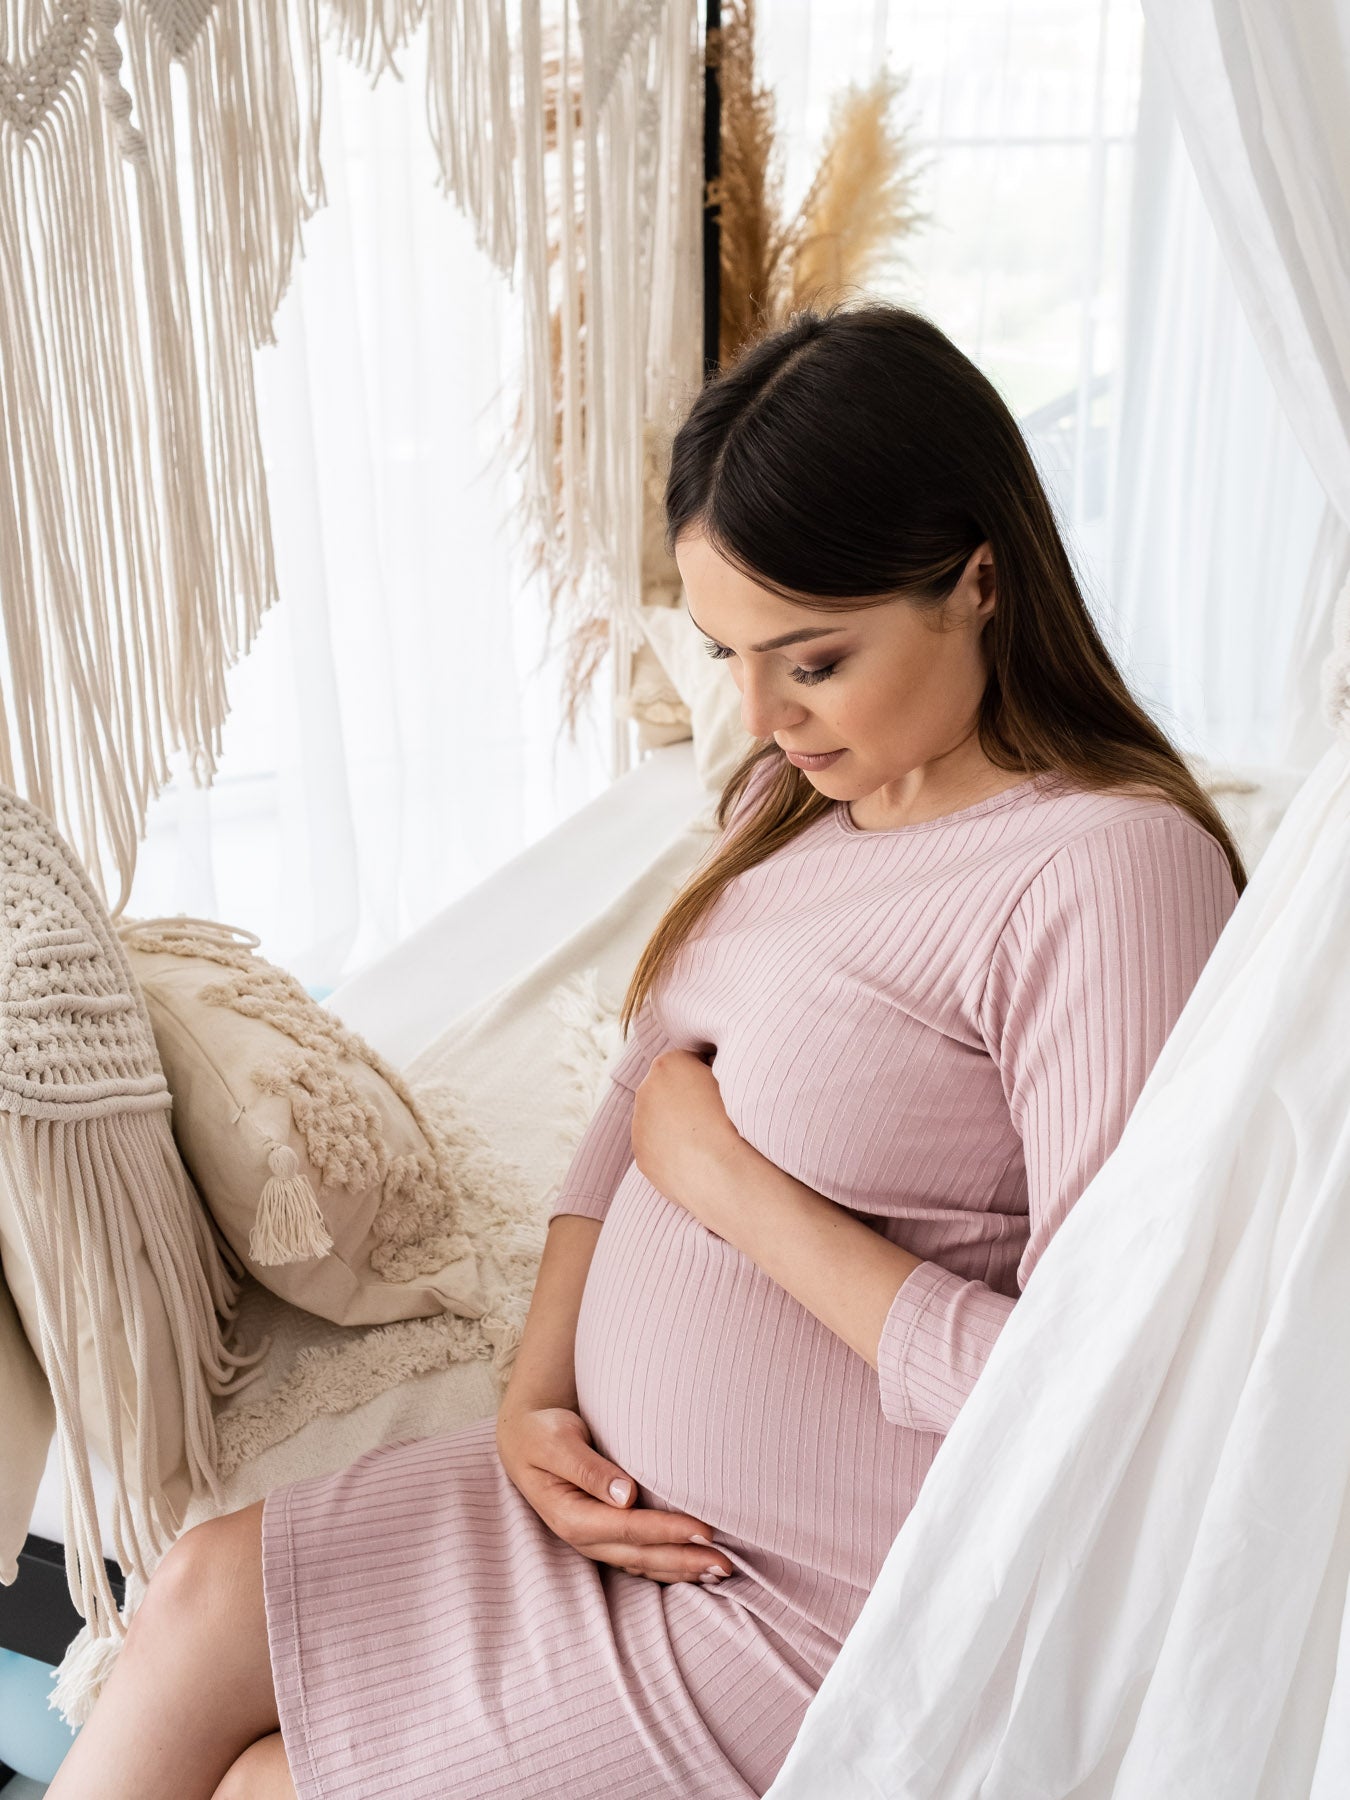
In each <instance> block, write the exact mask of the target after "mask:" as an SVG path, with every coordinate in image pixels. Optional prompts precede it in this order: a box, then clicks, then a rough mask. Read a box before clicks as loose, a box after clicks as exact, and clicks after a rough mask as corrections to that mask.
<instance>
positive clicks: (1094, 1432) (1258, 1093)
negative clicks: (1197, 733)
mask: <svg viewBox="0 0 1350 1800" xmlns="http://www.w3.org/2000/svg"><path fill="white" fill-rule="evenodd" d="M1148 11H1149V18H1150V24H1151V25H1152V26H1153V27H1155V28H1156V30H1157V38H1158V42H1159V44H1160V45H1161V46H1162V48H1163V50H1164V52H1165V54H1166V56H1167V58H1168V64H1169V67H1170V69H1171V70H1172V74H1173V76H1174V88H1175V92H1176V94H1177V95H1178V96H1179V99H1178V106H1179V110H1180V117H1181V123H1182V127H1183V130H1184V131H1185V133H1186V138H1187V143H1188V146H1189V149H1190V151H1191V156H1192V160H1193V162H1194V163H1195V166H1196V169H1197V174H1198V176H1199V179H1200V182H1201V187H1202V190H1203V192H1204V195H1205V201H1206V205H1207V207H1208V210H1209V212H1210V215H1211V217H1212V218H1213V220H1214V223H1215V227H1216V230H1217V233H1218V237H1219V241H1220V243H1221V244H1222V246H1223V251H1224V255H1225V258H1226V259H1227V261H1228V264H1229V267H1230V268H1231V269H1232V271H1233V275H1234V279H1235V281H1236V283H1237V287H1238V292H1239V294H1240V296H1241V299H1242V303H1243V307H1244V311H1245V313H1246V316H1247V319H1248V321H1249V323H1250V324H1251V326H1252V329H1253V332H1254V335H1255V337H1256V341H1257V342H1258V344H1259V345H1260V348H1261V353H1262V356H1263V358H1264V360H1265V362H1266V366H1267V368H1268V369H1269V371H1270V375H1271V378H1272V380H1273V382H1274V384H1275V387H1276V390H1277V392H1278V393H1279V396H1280V399H1281V402H1282V405H1283V407H1284V410H1285V413H1286V415H1287V417H1288V418H1289V421H1290V423H1291V425H1292V426H1293V428H1294V431H1295V433H1296V434H1297V436H1298V438H1299V441H1300V443H1301V444H1302V446H1303V450H1304V454H1305V455H1306V456H1307V458H1308V461H1309V463H1310V465H1311V466H1312V468H1313V469H1314V470H1315V472H1316V474H1317V477H1318V479H1319V481H1320V482H1321V483H1322V486H1323V489H1324V492H1325V494H1326V496H1327V499H1328V500H1329V501H1330V502H1331V503H1332V504H1333V505H1334V507H1335V510H1336V515H1337V517H1338V519H1339V520H1340V522H1341V524H1342V525H1346V526H1350V229H1347V227H1348V226H1350V142H1348V141H1347V133H1350V5H1347V3H1346V0H1303V3H1302V4H1301V6H1300V7H1299V9H1298V11H1297V18H1296V19H1295V17H1294V15H1293V14H1292V13H1291V12H1290V10H1289V9H1288V8H1286V7H1285V6H1284V5H1282V4H1281V3H1280V0H1148ZM1322 548H1325V543H1324V544H1323V545H1322ZM1256 623H1257V625H1258V627H1259V626H1260V625H1261V624H1262V623H1265V624H1267V625H1269V626H1270V627H1272V629H1274V628H1275V627H1276V625H1277V622H1276V621H1274V620H1273V619H1265V620H1264V621H1262V620H1258V621H1256ZM1326 624H1327V627H1328V629H1327V631H1326V635H1325V636H1324V638H1323V640H1322V646H1321V650H1322V655H1321V663H1320V666H1319V670H1318V676H1319V683H1318V685H1319V690H1320V691H1319V704H1320V706H1321V708H1322V710H1323V712H1324V715H1325V717H1324V723H1325V724H1326V725H1327V726H1328V728H1329V730H1330V731H1331V732H1334V734H1335V735H1334V736H1331V738H1330V742H1329V744H1328V747H1327V748H1326V749H1325V750H1324V751H1323V753H1322V755H1321V756H1320V757H1319V758H1318V760H1317V761H1316V763H1315V764H1314V765H1313V767H1312V768H1311V769H1310V770H1309V772H1308V774H1307V776H1306V778H1305V780H1304V781H1303V784H1302V786H1301V787H1300V789H1299V791H1298V793H1297V795H1296V796H1295V799H1294V802H1293V804H1292V805H1291V807H1290V808H1289V810H1288V812H1287V813H1286V814H1285V817H1284V820H1283V822H1282V823H1281V825H1280V827H1279V829H1278V831H1277V832H1276V834H1275V836H1274V838H1273V839H1272V841H1271V843H1270V844H1269V846H1268V847H1267V849H1266V851H1265V853H1264V855H1263V857H1262V859H1261V861H1260V863H1259V864H1258V865H1257V867H1256V870H1255V873H1254V876H1253V878H1252V881H1251V883H1250V885H1249V886H1248V887H1247V889H1246V890H1245V892H1244V893H1243V895H1242V897H1241V899H1240V901H1239V903H1238V906H1237V908H1236V910H1235V911H1234V913H1233V916H1232V918H1231V919H1230V921H1229V923H1228V925H1227V927H1226V928H1225V930H1224V932H1223V934H1222V935H1221V937H1220V939H1219V942H1218V944H1217V946H1216V948H1215V951H1214V953H1213V955H1212V956H1211V958H1210V960H1209V961H1208V963H1207V964H1206V966H1205V968H1204V970H1203V971H1202V973H1201V976H1200V979H1199V981H1198V982H1197V984H1196V987H1195V989H1194V991H1193V992H1192V995H1191V997H1190V999H1189V1001H1188V1002H1187V1004H1186V1006H1185V1008H1184V1009H1183V1011H1182V1014H1181V1016H1180V1018H1179V1019H1178V1021H1177V1024H1176V1026H1175V1028H1174V1030H1173V1032H1172V1034H1171V1036H1170V1037H1169V1039H1168V1041H1167V1043H1166V1044H1165V1045H1164V1047H1163V1050H1162V1052H1161V1054H1160V1056H1159V1058H1158V1061H1157V1063H1156V1064H1155V1066H1154V1068H1153V1070H1152V1071H1151V1073H1150V1075H1149V1077H1148V1080H1147V1082H1146V1083H1145V1085H1144V1088H1143V1091H1142V1092H1141V1094H1140V1097H1139V1100H1138V1101H1137V1103H1136V1105H1135V1108H1134V1110H1133V1112H1132V1113H1131V1115H1130V1118H1129V1120H1128V1122H1127V1124H1126V1127H1125V1131H1124V1133H1123V1134H1122V1137H1121V1140H1120V1143H1119V1144H1118V1146H1117V1148H1116V1150H1115V1152H1114V1153H1113V1154H1112V1156H1110V1157H1109V1158H1108V1159H1107V1161H1106V1162H1105V1163H1104V1164H1103V1166H1102V1168H1101V1169H1100V1171H1099V1172H1098V1174H1097V1175H1096V1177H1095V1178H1094V1179H1093V1180H1092V1181H1090V1182H1089V1183H1088V1185H1087V1187H1086V1188H1085V1190H1084V1192H1083V1194H1082V1195H1081V1197H1080V1198H1079V1200H1078V1201H1077V1203H1076V1204H1075V1206H1074V1207H1073V1209H1072V1211H1071V1213H1070V1214H1069V1217H1068V1219H1067V1220H1066V1221H1065V1223H1064V1225H1063V1226H1062V1227H1061V1228H1060V1230H1059V1231H1058V1232H1057V1233H1056V1234H1055V1237H1054V1238H1053V1239H1052V1241H1051V1243H1050V1245H1049V1246H1048V1248H1047V1250H1046V1253H1045V1254H1044V1256H1043V1257H1042V1258H1041V1260H1040V1262H1039V1263H1038V1264H1037V1266H1036V1269H1035V1272H1034V1274H1033V1275H1032V1277H1031V1279H1030V1280H1029V1281H1028V1283H1027V1286H1026V1288H1025V1290H1024V1292H1023V1294H1022V1296H1021V1298H1020V1299H1019V1301H1018V1304H1017V1306H1016V1307H1015V1308H1014V1310H1013V1312H1012V1315H1011V1316H1010V1318H1009V1320H1008V1323H1007V1325H1006V1326H1005V1327H1004V1329H1003V1331H1002V1332H1001V1333H1000V1335H999V1338H998V1341H997V1342H996V1343H995V1345H994V1347H993V1350H992V1352H991V1354H990V1357H989V1360H988V1361H987V1363H986V1364H985V1367H984V1370H983V1372H982V1374H981V1376H980V1379H979V1381H978V1382H977V1383H976V1385H975V1388H974V1390H973V1391H972V1393H971V1395H970V1397H969V1399H968V1400H967V1402H966V1404H965V1406H963V1408H962V1410H961V1413H960V1415H959V1416H958V1418H957V1419H956V1421H955V1424H954V1425H953V1427H952V1430H951V1431H950V1432H949V1433H948V1435H947V1437H946V1438H945V1439H944V1440H943V1443H942V1445H941V1448H940V1449H939V1452H938V1455H937V1457H936V1458H935V1460H934V1462H933V1465H932V1468H931V1469H930V1471H929V1474H928V1476H927V1478H926V1480H925V1482H924V1486H923V1489H922V1491H921V1492H920V1495H919V1498H918V1501H917V1503H916V1505H915V1507H914V1509H913V1511H912V1512H911V1514H910V1516H909V1518H908V1519H907V1520H906V1521H905V1524H904V1527H903V1529H902V1530H901V1531H900V1533H899V1534H898V1536H897V1538H896V1541H895V1543H894V1544H893V1546H892V1547H891V1550H890V1552H889V1554H888V1556H887V1558H886V1561H885V1563H884V1564H883V1566H882V1569H881V1572H880V1575H879V1577H878V1580H877V1582H876V1584H875V1586H874V1588H873V1590H872V1592H871V1594H869V1596H868V1599H867V1601H866V1603H865V1605H864V1607H863V1609H862V1612H861V1614H860V1615H859V1617H858V1619H857V1621H856V1622H855V1624H854V1627H853V1630H852V1631H851V1633H850V1634H849V1637H848V1639H847V1641H846V1642H845V1644H844V1646H843V1649H842V1651H841V1653H840V1655H839V1657H838V1658H837V1659H836V1661H835V1663H834V1665H833V1666H832V1668H831V1669H830V1671H829V1673H828V1674H827V1675H826V1677H825V1680H824V1682H823V1683H822V1685H821V1688H820V1690H819V1692H818V1693H817V1695H816V1697H815V1699H814V1700H813V1701H812V1704H811V1705H810V1707H808V1709H807V1712H806V1715H805V1718H804V1721H803V1724H802V1729H801V1731H800V1733H799V1734H798V1737H797V1740H796V1743H795V1744H794V1745H793V1748H792V1750H791V1751H790V1753H789V1755H788V1758H787V1760H786V1761H785V1763H784V1766H783V1768H782V1770H781V1771H780V1773H779V1776H778V1779H777V1780H776V1781H775V1782H774V1784H773V1786H772V1787H771V1788H770V1790H769V1793H770V1795H772V1796H773V1800H798V1797H799V1796H800V1800H808V1797H810V1800H814V1796H816V1795H818V1794H821V1793H826V1792H828V1793H829V1794H831V1795H832V1796H837V1797H838V1800H874V1797H875V1796H876V1795H878V1794H883V1793H884V1794H886V1795H888V1796H891V1797H892V1800H975V1797H976V1796H977V1795H978V1796H979V1797H980V1800H1021V1797H1022V1796H1025V1795H1029V1794H1037V1795H1040V1794H1061V1795H1069V1794H1072V1795H1074V1796H1075V1800H1159V1797H1160V1796H1168V1797H1175V1800H1182V1796H1187V1797H1189V1796H1191V1795H1197V1796H1199V1795H1203V1796H1210V1795H1213V1796H1216V1797H1217V1796H1222V1797H1223V1800H1293V1797H1294V1796H1297V1797H1298V1800H1339V1797H1340V1796H1342V1795H1344V1794H1345V1793H1346V1792H1347V1791H1350V1608H1348V1606H1347V1598H1348V1596H1350V1413H1347V1409H1346V1407H1345V1397H1344V1385H1345V1370H1346V1368H1347V1366H1350V1309H1347V1307H1346V1303H1345V1295H1346V1283H1347V1279H1350V1212H1348V1211H1347V1208H1346V1204H1345V1200H1346V1195H1347V1193H1350V1131H1347V1128H1346V1112H1345V1101H1344V1096H1345V1091H1346V1085H1347V1082H1348V1081H1350V1050H1348V1049H1347V1036H1346V1030H1345V1020H1346V1017H1347V1014H1348V1013H1350V587H1345V588H1343V589H1342V590H1341V593H1340V597H1339V600H1338V602H1337V604H1336V610H1335V616H1334V620H1331V619H1328V620H1327V621H1326Z"/></svg>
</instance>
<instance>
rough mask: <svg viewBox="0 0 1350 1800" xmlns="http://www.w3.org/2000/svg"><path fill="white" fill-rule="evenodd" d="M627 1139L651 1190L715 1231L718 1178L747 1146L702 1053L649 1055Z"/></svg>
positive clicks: (636, 1093)
mask: <svg viewBox="0 0 1350 1800" xmlns="http://www.w3.org/2000/svg"><path fill="white" fill-rule="evenodd" d="M631 1137H632V1145H633V1161H634V1162H635V1163H636V1164H637V1166H638V1168H639V1169H640V1170H641V1171H642V1173H643V1174H644V1175H645V1176H646V1177H647V1179H648V1181H650V1182H651V1184H652V1186H653V1187H654V1188H655V1189H656V1191H657V1192H658V1193H659V1194H664V1195H665V1197H666V1199H667V1200H670V1201H673V1202H674V1203H675V1205H677V1206H682V1207H684V1208H685V1210H686V1211H687V1212H691V1213H693V1214H694V1216H695V1218H697V1219H700V1220H701V1221H702V1223H703V1224H705V1225H706V1226H707V1227H708V1228H709V1230H710V1231H718V1230H719V1220H718V1217H717V1211H718V1207H717V1200H718V1197H719V1196H720V1194H721V1191H722V1189H723V1187H724V1186H725V1182H724V1181H723V1179H722V1177H723V1175H724V1172H725V1171H726V1169H727V1168H728V1167H729V1166H730V1165H731V1164H732V1163H733V1162H734V1160H735V1158H736V1157H737V1156H738V1155H740V1154H741V1153H743V1152H744V1151H745V1148H746V1144H745V1139H744V1138H742V1136H741V1135H740V1133H739V1132H738V1131H737V1130H736V1127H735V1126H734V1125H733V1124H732V1122H731V1120H730V1118H729V1117H728V1116H727V1109H726V1107H725V1106H724V1105H723V1104H722V1090H721V1088H720V1087H719V1086H718V1082H717V1077H716V1076H715V1075H714V1074H713V1072H712V1069H711V1068H710V1067H709V1065H708V1063H707V1062H706V1061H705V1060H704V1059H703V1057H701V1056H697V1055H695V1053H694V1052H693V1051H692V1050H663V1051H662V1052H661V1053H660V1055H659V1056H656V1057H654V1058H653V1059H652V1065H651V1067H650V1069H648V1071H647V1073H646V1075H645V1076H644V1077H643V1079H642V1081H641V1082H640V1083H639V1085H638V1087H637V1089H636V1091H635V1097H634V1102H633V1123H632V1128H631ZM719 1235H721V1236H725V1235H726V1234H725V1232H719Z"/></svg>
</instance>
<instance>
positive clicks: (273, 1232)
mask: <svg viewBox="0 0 1350 1800" xmlns="http://www.w3.org/2000/svg"><path fill="white" fill-rule="evenodd" d="M267 1166H268V1168H269V1169H271V1171H272V1179H271V1180H270V1181H269V1182H268V1183H267V1185H266V1186H265V1187H264V1188H263V1191H262V1198H261V1199H260V1200H259V1202H258V1216H257V1217H256V1218H255V1219H254V1221H253V1229H252V1230H251V1231H250V1232H249V1234H248V1249H249V1255H250V1256H251V1257H252V1258H253V1260H254V1262H256V1263H260V1264H268V1265H272V1266H275V1265H276V1264H278V1263H293V1262H304V1261H305V1259H306V1258H307V1257H310V1256H326V1255H327V1253H328V1252H329V1251H330V1250H331V1249H332V1248H333V1240H332V1238H331V1237H330V1236H329V1235H328V1227H327V1226H326V1225H325V1224H324V1221H323V1214H322V1213H321V1212H320V1211H319V1202H318V1200H317V1199H316V1198H315V1194H314V1189H313V1188H312V1187H311V1186H310V1182H309V1177H308V1176H307V1175H302V1174H301V1173H300V1159H299V1157H298V1156H297V1155H296V1154H295V1152H294V1150H292V1149H291V1148H290V1147H289V1145H287V1144H277V1145H275V1146H274V1147H273V1149H272V1152H271V1154H270V1155H269V1156H268V1158H267Z"/></svg>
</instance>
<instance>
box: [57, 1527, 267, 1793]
mask: <svg viewBox="0 0 1350 1800" xmlns="http://www.w3.org/2000/svg"><path fill="white" fill-rule="evenodd" d="M262 1509H263V1503H262V1501H261V1500H257V1501H255V1502H254V1503H253V1505H252V1506H245V1507H241V1508H240V1509H239V1511H237V1512H232V1513H225V1514H224V1515H223V1516H222V1517H220V1518H218V1519H208V1520H205V1521H204V1522H203V1523H202V1524H200V1525H194V1526H192V1528H191V1529H190V1530H188V1531H185V1532H184V1533H183V1535H182V1537H180V1538H179V1539H178V1540H177V1542H176V1543H174V1544H173V1545H171V1546H170V1548H169V1550H168V1552H167V1553H166V1555H165V1556H164V1558H163V1560H162V1561H161V1563H160V1564H159V1567H158V1568H157V1569H156V1570H155V1572H154V1574H153V1575H152V1576H151V1577H150V1582H149V1585H148V1586H147V1588H146V1591H145V1594H144V1596H143V1598H142V1600H141V1603H140V1605H139V1607H137V1609H136V1611H135V1612H134V1613H133V1614H132V1618H131V1623H130V1625H129V1626H128V1628H127V1636H126V1641H125V1643H124V1644H123V1645H122V1648H121V1650H120V1651H119V1652H118V1656H117V1661H116V1662H115V1663H114V1665H113V1671H112V1674H111V1675H110V1676H109V1677H108V1680H107V1682H106V1683H105V1684H104V1688H103V1692H102V1693H101V1694H100V1695H99V1698H98V1701H97V1703H96V1704H95V1707H94V1710H93V1712H92V1713H91V1714H90V1716H89V1719H88V1721H87V1722H86V1723H85V1725H84V1726H83V1727H82V1729H81V1731H80V1733H79V1735H78V1736H77V1737H76V1738H75V1740H74V1742H73V1743H72V1744H71V1747H70V1749H69V1750H68V1751H67V1753H66V1757H65V1760H64V1761H63V1762H62V1764H61V1767H60V1768H59V1769H58V1770H57V1773H56V1778H55V1780H54V1781H53V1782H52V1784H51V1786H50V1787H49V1788H48V1790H47V1795H48V1800H212V1796H213V1795H214V1794H215V1792H216V1789H217V1787H218V1786H219V1784H220V1782H221V1781H222V1780H223V1778H224V1776H225V1774H226V1771H227V1770H229V1769H230V1768H231V1766H232V1765H233V1764H234V1763H235V1762H236V1760H237V1759H238V1758H239V1757H240V1756H241V1755H242V1754H243V1752H244V1751H245V1750H246V1749H247V1748H248V1746H249V1745H250V1744H252V1743H254V1742H255V1741H256V1740H257V1739H258V1738H261V1737H266V1736H267V1735H268V1734H269V1733H273V1732H276V1731H277V1730H278V1728H279V1725H280V1721H279V1719H278V1717H277V1702H276V1690H275V1688H274V1686H273V1683H272V1664H271V1658H270V1657H269V1655H268V1650H267V1618H266V1613H265V1611H264V1608H263V1585H262Z"/></svg>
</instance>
